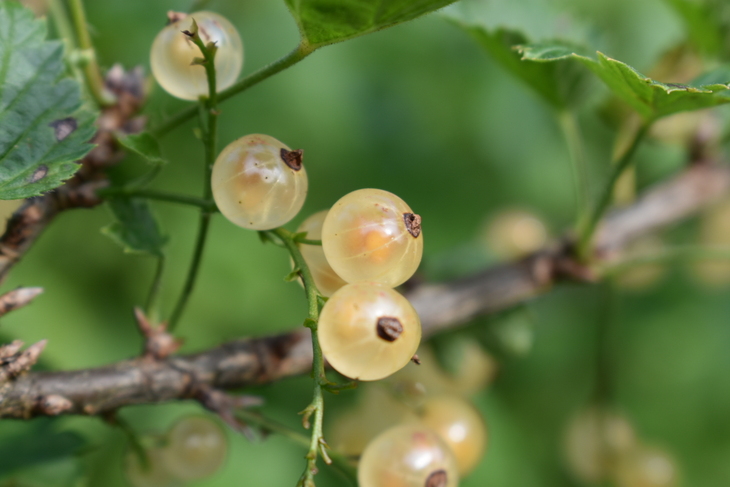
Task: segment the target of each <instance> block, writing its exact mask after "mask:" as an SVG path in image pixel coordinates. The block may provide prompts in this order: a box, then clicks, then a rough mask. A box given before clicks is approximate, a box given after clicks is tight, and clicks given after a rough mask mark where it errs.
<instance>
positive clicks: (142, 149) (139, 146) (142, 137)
mask: <svg viewBox="0 0 730 487" xmlns="http://www.w3.org/2000/svg"><path fill="white" fill-rule="evenodd" d="M119 143H120V144H122V145H123V146H124V147H125V148H127V149H129V150H131V151H132V152H134V153H136V154H139V155H140V156H142V157H144V158H145V159H147V162H149V163H151V164H163V163H166V162H167V161H166V160H165V159H164V158H163V157H162V151H161V150H160V143H159V142H158V140H157V139H156V138H155V137H154V136H153V135H152V134H150V133H149V132H142V133H140V134H132V135H127V136H124V137H120V138H119Z"/></svg>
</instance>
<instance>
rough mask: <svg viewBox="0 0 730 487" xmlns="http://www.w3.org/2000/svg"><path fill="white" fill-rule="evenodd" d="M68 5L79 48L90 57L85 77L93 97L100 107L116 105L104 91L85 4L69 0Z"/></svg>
mask: <svg viewBox="0 0 730 487" xmlns="http://www.w3.org/2000/svg"><path fill="white" fill-rule="evenodd" d="M68 5H69V8H70V10H71V18H72V19H73V24H74V28H75V30H76V39H77V41H78V46H79V48H80V49H81V50H83V51H86V52H88V53H89V56H90V57H89V60H88V61H86V62H85V63H84V75H85V77H86V84H87V85H88V87H89V91H90V93H91V96H92V97H93V98H94V101H96V103H97V104H98V105H99V106H102V107H103V106H107V105H111V104H112V103H114V98H113V97H112V96H111V94H110V93H108V92H107V91H106V90H105V89H104V79H103V78H102V77H101V70H100V69H99V64H98V63H97V62H96V51H94V45H93V43H92V42H91V36H90V35H89V28H88V24H87V22H86V12H85V11H84V4H83V2H82V0H68Z"/></svg>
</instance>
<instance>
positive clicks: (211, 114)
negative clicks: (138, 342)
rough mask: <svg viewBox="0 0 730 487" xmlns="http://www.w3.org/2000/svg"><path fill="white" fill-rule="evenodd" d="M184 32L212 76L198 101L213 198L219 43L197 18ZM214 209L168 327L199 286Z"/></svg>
mask: <svg viewBox="0 0 730 487" xmlns="http://www.w3.org/2000/svg"><path fill="white" fill-rule="evenodd" d="M183 34H184V35H186V36H188V37H189V38H190V39H191V40H192V41H193V42H194V43H195V45H196V46H198V48H199V49H200V52H201V53H202V54H203V58H202V59H199V64H201V65H202V66H203V67H204V68H205V73H206V77H207V79H208V97H207V98H201V99H200V103H199V105H198V111H199V114H200V127H201V131H202V134H203V138H202V139H203V145H204V147H205V158H204V164H205V165H204V176H203V200H204V201H210V200H211V199H212V198H213V193H212V189H211V186H210V178H211V172H212V168H213V163H214V162H215V149H216V143H217V135H218V114H219V112H218V97H217V93H216V73H215V53H216V51H217V47H216V46H215V44H214V43H209V44H207V45H206V44H205V43H203V40H202V39H201V38H200V36H199V35H198V25H197V24H196V23H195V20H193V23H192V26H191V30H189V31H184V32H183ZM212 214H213V211H212V210H211V209H210V208H206V207H201V210H200V219H199V221H198V236H197V238H196V241H195V250H194V251H193V259H192V261H191V262H190V267H189V268H188V275H187V278H186V279H185V285H184V286H183V291H182V294H181V295H180V297H179V298H178V301H177V304H176V305H175V310H174V311H173V313H172V317H171V318H170V322H169V326H168V331H169V332H172V331H173V330H174V329H175V327H176V326H177V324H178V323H179V321H180V318H181V317H182V314H183V311H185V306H186V305H187V302H188V300H189V298H190V295H191V294H192V292H193V288H194V287H195V281H196V279H197V277H198V269H199V268H200V262H201V261H202V258H203V251H204V249H205V242H206V240H207V237H208V228H209V226H210V217H211V215H212Z"/></svg>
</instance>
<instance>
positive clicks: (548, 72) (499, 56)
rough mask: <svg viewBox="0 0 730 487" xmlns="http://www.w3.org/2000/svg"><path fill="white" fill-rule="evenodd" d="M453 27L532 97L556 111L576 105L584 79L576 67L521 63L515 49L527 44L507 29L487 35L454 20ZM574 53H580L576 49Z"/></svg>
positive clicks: (580, 98)
mask: <svg viewBox="0 0 730 487" xmlns="http://www.w3.org/2000/svg"><path fill="white" fill-rule="evenodd" d="M451 20H452V21H453V22H454V23H456V24H457V25H459V26H460V27H461V28H463V29H464V30H465V31H466V32H468V33H469V34H470V35H471V36H472V37H473V38H474V39H475V40H476V41H477V42H478V43H479V44H480V45H481V46H482V47H483V48H484V49H485V50H486V51H487V52H488V53H489V54H490V55H491V56H492V57H493V58H494V59H495V60H496V61H497V62H499V63H500V64H501V65H502V66H503V67H504V68H506V69H507V70H508V71H509V72H510V73H512V74H513V75H514V76H516V77H517V78H519V79H520V80H522V81H523V82H524V83H526V84H527V85H528V86H529V87H530V88H531V89H532V90H533V91H535V93H537V94H538V95H540V96H541V97H542V98H543V99H544V100H545V101H547V102H548V103H549V104H550V105H552V106H554V107H555V108H558V109H563V108H566V107H568V106H571V105H574V104H576V103H578V102H580V101H581V100H582V99H583V98H584V97H583V96H582V95H583V94H584V93H585V91H586V90H585V87H586V81H587V79H588V76H587V75H586V72H585V70H584V69H582V68H581V67H580V66H577V65H576V63H572V62H562V63H530V62H525V61H524V60H523V59H522V56H521V55H520V53H519V52H517V50H516V47H517V46H520V45H523V44H525V43H527V42H528V39H527V38H526V37H525V36H524V35H523V34H521V33H519V32H516V31H511V30H507V29H497V30H494V31H490V30H487V29H485V28H484V27H482V26H479V25H470V24H468V23H465V22H463V21H460V20H456V19H454V18H452V19H451ZM575 50H578V51H580V49H579V48H577V47H576V48H575Z"/></svg>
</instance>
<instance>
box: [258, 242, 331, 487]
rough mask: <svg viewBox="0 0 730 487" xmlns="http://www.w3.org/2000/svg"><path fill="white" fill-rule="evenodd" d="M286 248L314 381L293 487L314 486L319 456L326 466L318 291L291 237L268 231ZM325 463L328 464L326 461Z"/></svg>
mask: <svg viewBox="0 0 730 487" xmlns="http://www.w3.org/2000/svg"><path fill="white" fill-rule="evenodd" d="M271 233H273V234H274V235H276V236H277V237H278V238H279V239H280V240H281V241H282V242H283V243H284V246H286V248H287V250H289V253H290V254H291V257H292V259H293V260H294V268H295V269H296V270H297V272H298V273H299V275H300V276H301V278H302V281H303V283H304V291H305V293H306V295H307V304H308V307H309V314H308V318H307V320H305V322H304V326H306V327H307V328H309V329H310V330H312V378H313V379H314V397H313V398H312V402H311V403H310V404H309V406H307V408H306V409H304V411H303V415H304V419H303V422H304V425H305V426H307V425H310V424H311V428H312V436H311V437H310V441H309V451H308V452H307V455H306V459H307V467H306V468H305V470H304V473H303V474H302V476H301V478H300V479H299V483H298V484H297V487H314V475H315V474H316V473H317V457H318V456H319V455H322V458H323V459H325V462H326V463H330V462H331V460H329V458H328V456H327V452H326V450H325V448H327V445H326V443H325V442H324V435H323V433H322V420H323V418H324V392H323V391H324V389H325V388H327V387H328V386H330V385H331V384H330V382H329V381H328V380H327V376H326V375H325V370H324V356H323V355H322V348H321V347H320V345H319V336H318V334H317V323H318V321H319V297H320V294H319V291H318V290H317V286H316V285H315V283H314V278H313V277H312V273H311V271H310V270H309V266H308V265H307V263H306V261H305V260H304V257H303V256H302V253H301V251H300V250H299V247H298V245H297V242H296V240H295V234H293V233H292V232H290V231H288V230H285V229H284V228H277V229H274V230H271ZM328 460H329V461H328Z"/></svg>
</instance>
